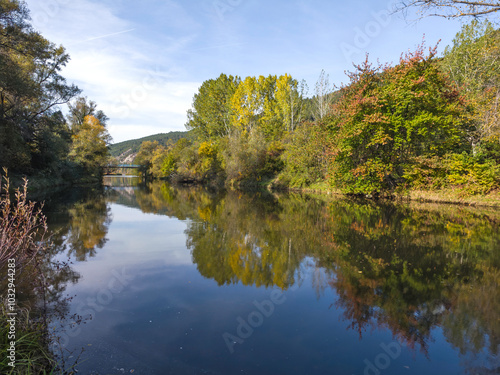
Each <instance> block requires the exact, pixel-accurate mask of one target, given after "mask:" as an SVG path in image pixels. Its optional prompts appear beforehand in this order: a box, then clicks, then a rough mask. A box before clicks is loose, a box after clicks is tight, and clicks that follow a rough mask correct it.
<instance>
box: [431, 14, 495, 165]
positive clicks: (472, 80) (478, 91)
mask: <svg viewBox="0 0 500 375" xmlns="http://www.w3.org/2000/svg"><path fill="white" fill-rule="evenodd" d="M441 66H442V68H443V70H444V71H445V72H447V73H448V74H449V75H450V78H451V79H453V80H454V81H455V82H456V83H457V85H459V86H461V87H462V88H463V91H464V93H465V94H466V96H467V99H468V100H469V102H470V103H471V104H472V106H473V107H474V109H475V122H476V124H477V125H476V127H477V129H476V132H474V133H473V134H471V136H472V139H471V142H472V143H473V145H474V151H475V152H476V151H481V149H483V150H484V149H485V148H488V147H495V146H496V147H495V148H496V149H498V153H499V155H497V157H498V156H500V115H499V102H500V31H498V30H495V29H494V27H493V25H492V24H491V23H490V22H489V21H484V22H479V21H478V20H473V21H472V22H471V23H469V24H466V25H464V26H463V27H462V30H461V31H460V32H459V33H458V34H457V35H456V37H455V39H454V40H453V44H452V45H451V46H448V47H447V48H446V49H445V52H444V57H443V59H442V62H441Z"/></svg>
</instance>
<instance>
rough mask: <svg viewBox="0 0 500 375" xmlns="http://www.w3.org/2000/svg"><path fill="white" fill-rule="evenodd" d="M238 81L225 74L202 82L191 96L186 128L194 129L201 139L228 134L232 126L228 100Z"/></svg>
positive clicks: (238, 79) (236, 78) (237, 78)
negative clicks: (191, 103)
mask: <svg viewBox="0 0 500 375" xmlns="http://www.w3.org/2000/svg"><path fill="white" fill-rule="evenodd" d="M239 83H240V78H239V77H233V76H226V75H225V74H221V75H220V76H219V77H218V78H217V79H211V80H208V81H205V82H203V84H202V85H201V87H200V89H199V91H198V93H197V94H196V95H195V96H194V98H193V109H190V110H188V122H187V124H186V128H187V129H194V130H195V131H196V133H197V135H198V136H199V137H200V138H201V139H203V140H207V139H209V138H217V137H223V136H226V135H228V134H229V132H230V130H231V127H232V125H231V105H230V100H231V98H232V96H233V94H234V92H235V91H236V88H237V87H238V85H239Z"/></svg>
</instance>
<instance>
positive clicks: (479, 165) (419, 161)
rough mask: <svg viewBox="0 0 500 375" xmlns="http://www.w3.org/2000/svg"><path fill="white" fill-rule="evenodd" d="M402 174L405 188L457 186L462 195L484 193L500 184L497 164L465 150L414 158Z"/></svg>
mask: <svg viewBox="0 0 500 375" xmlns="http://www.w3.org/2000/svg"><path fill="white" fill-rule="evenodd" d="M413 161H414V163H413V164H412V165H410V166H407V167H406V170H405V173H404V179H405V181H406V182H405V188H406V189H424V190H427V189H439V188H458V189H460V191H461V192H462V193H463V194H465V195H475V194H487V193H489V192H490V191H492V190H494V189H498V188H499V187H500V165H498V164H497V163H496V162H495V161H494V160H490V159H486V158H484V157H483V156H481V155H478V156H472V155H469V154H467V153H462V154H448V155H445V156H444V157H442V158H440V157H437V156H432V157H425V158H424V157H420V158H415V159H414V160H413Z"/></svg>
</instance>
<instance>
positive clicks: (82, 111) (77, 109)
mask: <svg viewBox="0 0 500 375" xmlns="http://www.w3.org/2000/svg"><path fill="white" fill-rule="evenodd" d="M68 107H69V114H68V116H67V118H68V122H69V124H70V126H71V129H72V130H74V131H77V130H78V128H79V127H81V126H82V125H83V124H84V122H85V118H86V117H87V116H94V117H95V118H96V119H97V120H99V122H100V123H101V124H102V125H104V126H106V123H107V121H108V120H109V118H108V117H107V116H106V115H105V114H104V112H103V111H101V110H97V104H96V103H95V102H94V101H92V100H88V99H87V98H86V97H84V96H80V97H79V98H77V99H76V100H75V102H74V103H73V104H71V103H69V104H68Z"/></svg>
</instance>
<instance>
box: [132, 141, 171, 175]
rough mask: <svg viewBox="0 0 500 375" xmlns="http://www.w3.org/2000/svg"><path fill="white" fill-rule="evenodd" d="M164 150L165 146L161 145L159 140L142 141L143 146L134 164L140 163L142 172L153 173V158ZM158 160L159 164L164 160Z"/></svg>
mask: <svg viewBox="0 0 500 375" xmlns="http://www.w3.org/2000/svg"><path fill="white" fill-rule="evenodd" d="M163 150H164V147H163V146H160V144H159V143H158V141H145V142H142V144H141V148H140V149H139V152H138V153H137V155H136V157H135V159H134V164H139V165H140V166H141V167H140V168H139V171H140V172H141V173H142V174H146V175H152V168H153V159H154V158H155V156H156V155H157V154H159V153H161V152H163ZM156 161H157V162H158V165H162V164H163V162H161V163H160V161H159V160H156ZM160 169H161V167H160Z"/></svg>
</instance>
